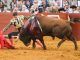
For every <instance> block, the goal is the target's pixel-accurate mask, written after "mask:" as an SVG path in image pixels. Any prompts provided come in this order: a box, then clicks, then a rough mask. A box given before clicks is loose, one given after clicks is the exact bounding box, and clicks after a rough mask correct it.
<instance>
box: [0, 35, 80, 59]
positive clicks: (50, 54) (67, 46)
mask: <svg viewBox="0 0 80 60" xmlns="http://www.w3.org/2000/svg"><path fill="white" fill-rule="evenodd" d="M17 40H18V39H15V40H14V45H15V47H16V49H0V60H80V41H77V43H78V48H79V49H78V50H77V51H75V50H74V44H73V43H72V42H71V41H65V42H64V43H63V44H62V45H61V47H60V48H59V49H57V44H58V42H59V41H60V39H58V38H56V39H55V40H52V38H51V37H44V41H45V44H46V46H47V50H43V49H42V48H41V47H39V46H38V45H37V47H36V48H35V49H32V45H30V46H29V47H26V46H24V45H23V43H22V42H21V41H20V40H18V41H17ZM16 41H17V42H16Z"/></svg>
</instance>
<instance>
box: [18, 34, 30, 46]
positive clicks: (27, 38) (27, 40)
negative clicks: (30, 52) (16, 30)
mask: <svg viewBox="0 0 80 60" xmlns="http://www.w3.org/2000/svg"><path fill="white" fill-rule="evenodd" d="M19 39H20V40H21V41H22V42H23V43H24V45H25V46H29V45H30V42H31V38H30V36H28V35H19Z"/></svg>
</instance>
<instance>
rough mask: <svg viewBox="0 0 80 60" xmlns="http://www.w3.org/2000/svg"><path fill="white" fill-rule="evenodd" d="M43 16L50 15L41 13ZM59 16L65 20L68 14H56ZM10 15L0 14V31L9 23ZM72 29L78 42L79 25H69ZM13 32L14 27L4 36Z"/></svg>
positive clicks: (79, 34)
mask: <svg viewBox="0 0 80 60" xmlns="http://www.w3.org/2000/svg"><path fill="white" fill-rule="evenodd" d="M20 14H23V15H26V16H29V15H30V13H19V15H20ZM43 14H45V15H48V14H51V13H43ZM57 14H59V16H60V17H61V18H62V19H65V20H66V19H67V16H68V14H64V13H63V14H62V13H57ZM69 16H70V17H71V18H80V14H69ZM12 17H13V16H12V13H2V12H1V13H0V30H2V29H3V28H4V27H5V26H6V25H7V24H8V22H9V21H10V19H12ZM71 26H72V28H73V33H74V35H75V36H76V37H77V40H80V23H76V24H71ZM12 30H14V27H13V26H12V27H11V28H10V29H8V31H7V32H5V33H4V34H8V33H9V32H10V31H12Z"/></svg>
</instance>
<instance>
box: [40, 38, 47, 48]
mask: <svg viewBox="0 0 80 60" xmlns="http://www.w3.org/2000/svg"><path fill="white" fill-rule="evenodd" d="M40 42H41V43H42V45H43V49H44V50H46V45H45V43H44V40H43V38H40Z"/></svg>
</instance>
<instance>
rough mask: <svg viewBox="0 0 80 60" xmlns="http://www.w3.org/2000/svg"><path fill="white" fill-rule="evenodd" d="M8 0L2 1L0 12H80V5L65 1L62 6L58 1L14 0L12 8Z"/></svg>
mask: <svg viewBox="0 0 80 60" xmlns="http://www.w3.org/2000/svg"><path fill="white" fill-rule="evenodd" d="M6 1H7V0H2V1H0V12H52V13H53V12H58V10H59V9H61V8H62V9H64V11H65V12H68V13H80V7H78V6H76V5H68V4H66V3H65V5H64V6H63V7H60V6H59V4H58V2H55V1H53V2H46V0H41V2H39V3H38V1H37V0H34V1H33V3H32V2H31V0H12V2H11V3H10V8H9V9H8V8H7V4H6Z"/></svg>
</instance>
